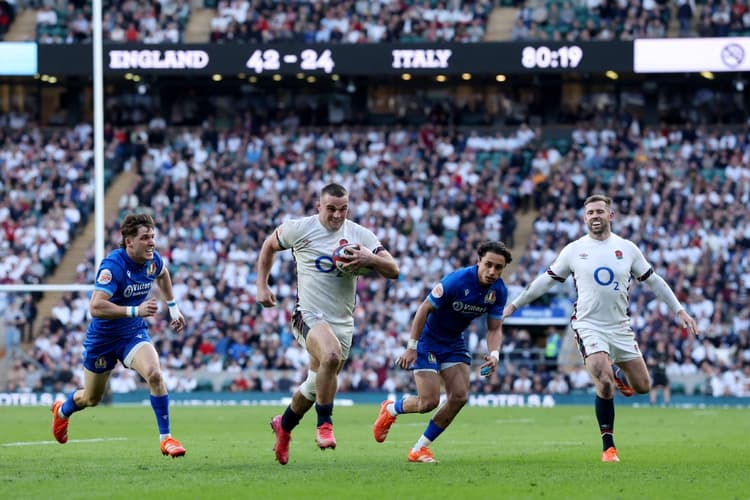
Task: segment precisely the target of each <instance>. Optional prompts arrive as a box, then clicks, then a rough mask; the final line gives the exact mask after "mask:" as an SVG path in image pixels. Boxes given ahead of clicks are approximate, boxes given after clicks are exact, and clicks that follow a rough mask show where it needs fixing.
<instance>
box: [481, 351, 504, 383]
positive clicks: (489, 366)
mask: <svg viewBox="0 0 750 500" xmlns="http://www.w3.org/2000/svg"><path fill="white" fill-rule="evenodd" d="M499 362H500V360H499V359H498V358H496V357H495V356H493V355H492V354H485V355H484V363H482V366H481V367H480V370H479V374H480V375H481V376H483V377H485V378H490V377H491V376H492V374H493V373H495V370H497V365H498V363H499Z"/></svg>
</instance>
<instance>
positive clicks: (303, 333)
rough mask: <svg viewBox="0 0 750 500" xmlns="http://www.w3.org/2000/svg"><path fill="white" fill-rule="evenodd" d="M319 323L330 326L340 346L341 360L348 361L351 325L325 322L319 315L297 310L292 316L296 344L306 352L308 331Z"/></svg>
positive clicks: (352, 328)
mask: <svg viewBox="0 0 750 500" xmlns="http://www.w3.org/2000/svg"><path fill="white" fill-rule="evenodd" d="M321 322H326V323H328V326H330V328H331V330H332V331H333V334H334V335H335V336H336V338H337V339H338V341H339V343H340V344H341V359H342V360H346V359H348V358H349V352H350V351H351V348H352V336H353V335H354V326H353V324H347V325H342V324H338V323H331V322H327V321H326V320H325V318H324V316H323V315H322V314H320V313H315V312H311V311H302V310H299V309H297V310H295V311H294V315H293V316H292V334H293V335H294V338H295V339H296V340H297V342H299V345H300V346H302V347H303V348H304V349H305V350H307V337H308V335H309V334H310V330H311V329H312V328H313V327H314V326H315V325H316V324H318V323H321Z"/></svg>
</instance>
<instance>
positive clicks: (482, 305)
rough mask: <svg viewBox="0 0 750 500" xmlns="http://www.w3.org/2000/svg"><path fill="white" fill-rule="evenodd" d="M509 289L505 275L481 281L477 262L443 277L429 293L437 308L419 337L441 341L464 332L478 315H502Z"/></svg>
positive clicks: (497, 316)
mask: <svg viewBox="0 0 750 500" xmlns="http://www.w3.org/2000/svg"><path fill="white" fill-rule="evenodd" d="M507 299H508V289H507V288H506V287H505V282H504V281H503V280H502V278H500V279H498V280H497V281H495V282H494V283H493V284H492V285H490V286H482V285H480V284H479V278H478V277H477V266H476V265H474V266H470V267H464V268H461V269H458V270H456V271H454V272H452V273H450V274H449V275H447V276H446V277H444V278H443V279H442V281H441V282H440V283H439V284H438V285H436V286H435V287H434V288H433V289H432V291H431V292H430V294H429V295H428V296H427V300H429V301H430V302H431V303H432V305H433V306H434V307H435V310H434V311H432V312H431V313H430V314H429V315H428V317H427V321H426V322H425V326H424V328H423V329H422V333H421V335H420V340H421V339H423V338H425V337H427V338H429V339H432V340H437V341H438V342H441V343H446V342H452V341H455V340H456V339H458V338H461V337H462V336H463V332H464V330H465V329H466V327H468V326H469V324H470V323H471V322H472V321H473V320H474V319H475V318H477V317H478V316H481V315H483V314H485V313H486V314H488V315H489V317H490V318H492V319H501V318H502V317H503V308H504V307H505V302H506V300H507Z"/></svg>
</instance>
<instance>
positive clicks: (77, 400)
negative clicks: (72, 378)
mask: <svg viewBox="0 0 750 500" xmlns="http://www.w3.org/2000/svg"><path fill="white" fill-rule="evenodd" d="M110 374H111V372H104V373H94V372H92V371H89V370H87V369H86V368H84V369H83V389H79V390H77V391H75V392H74V393H73V394H72V395H71V396H69V397H68V400H66V401H65V402H63V401H55V403H54V404H53V405H52V435H53V436H54V437H55V439H56V440H57V442H58V443H61V444H64V443H67V442H68V423H69V417H70V415H71V414H72V412H73V411H80V410H83V409H84V408H86V407H89V406H96V405H97V404H99V401H101V400H102V396H104V392H105V391H106V389H107V381H108V380H109V376H110ZM66 409H67V410H68V411H69V412H71V413H68V414H66V413H65V410H66Z"/></svg>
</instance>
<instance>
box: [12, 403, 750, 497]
mask: <svg viewBox="0 0 750 500" xmlns="http://www.w3.org/2000/svg"><path fill="white" fill-rule="evenodd" d="M281 410H282V408H281V407H279V408H274V407H173V408H172V411H171V413H172V430H173V434H174V435H175V437H177V438H178V439H180V440H181V441H182V442H183V444H184V445H185V447H186V448H187V455H186V456H185V457H184V458H181V459H170V458H167V457H163V456H162V455H161V453H160V452H159V445H158V435H157V433H156V423H155V419H154V415H153V413H152V411H151V408H150V407H147V406H118V407H98V408H89V409H87V410H85V411H83V412H81V413H77V414H75V415H74V416H73V418H72V420H71V425H70V430H69V435H70V441H69V442H68V443H67V444H65V445H59V444H57V443H55V442H54V441H53V438H52V435H51V432H50V423H51V415H50V412H49V410H48V409H47V408H43V407H3V408H0V498H3V499H20V498H45V499H49V498H66V499H73V498H130V499H132V498H138V499H141V498H160V499H163V498H222V499H225V498H261V499H266V498H269V499H271V498H284V499H297V498H322V499H338V498H347V499H367V498H372V499H401V498H425V499H437V498H459V499H464V498H480V497H483V498H503V499H504V498H552V499H557V498H566V499H567V498H597V499H598V498H623V499H626V498H638V499H639V500H640V499H649V498H654V499H661V498H679V499H688V498H695V499H724V498H726V499H733V498H750V481H749V480H748V479H747V477H748V473H749V471H750V453H748V451H749V447H748V437H750V418H749V417H750V411H749V410H746V409H724V408H706V409H682V408H631V407H625V406H621V407H618V408H617V420H616V425H615V430H616V433H615V437H616V442H617V446H618V449H619V451H620V458H621V460H622V462H620V463H616V464H611V463H607V464H603V463H601V462H600V454H601V440H600V438H599V436H598V430H597V426H596V420H595V418H594V409H593V404H592V406H590V407H589V406H564V407H557V408H464V410H463V411H462V412H461V414H459V416H458V417H457V418H456V420H455V421H454V422H453V425H452V426H451V427H450V428H449V429H448V430H447V431H446V432H445V433H444V434H443V435H442V436H441V437H440V438H439V439H438V440H437V441H436V442H435V443H434V444H433V446H432V447H431V448H432V450H433V453H434V454H435V458H436V459H438V460H439V462H440V463H438V464H409V463H407V461H406V454H407V452H408V450H409V448H410V447H411V446H412V444H413V443H414V442H415V441H416V439H417V438H418V437H419V435H420V434H421V433H422V431H423V430H424V427H425V425H426V423H427V421H428V418H429V416H428V415H403V416H401V417H399V419H398V421H397V422H396V423H395V424H394V426H393V428H392V429H391V432H390V435H389V436H388V440H387V441H386V442H385V443H382V444H380V443H376V442H375V441H374V440H373V438H372V430H371V429H372V423H373V421H374V419H375V416H376V414H377V411H378V407H377V406H375V405H371V406H367V405H364V406H355V407H346V408H344V407H339V408H337V409H336V411H335V414H334V423H335V431H336V438H337V441H338V447H337V448H336V450H334V451H331V450H326V451H320V450H318V449H317V448H316V446H315V443H314V435H315V428H314V426H315V416H314V413H312V412H311V413H309V414H308V415H307V416H306V417H305V418H304V419H303V421H302V423H301V424H300V426H299V427H298V428H297V429H295V432H294V433H293V438H292V445H291V453H290V461H289V464H288V465H286V466H281V465H279V464H277V463H276V462H275V461H274V456H273V451H272V446H273V439H274V437H273V434H272V433H271V430H270V426H269V424H268V423H269V420H270V418H271V417H272V416H273V415H275V414H278V413H280V412H281Z"/></svg>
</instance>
